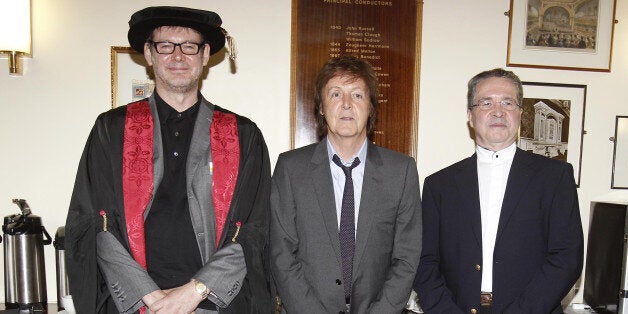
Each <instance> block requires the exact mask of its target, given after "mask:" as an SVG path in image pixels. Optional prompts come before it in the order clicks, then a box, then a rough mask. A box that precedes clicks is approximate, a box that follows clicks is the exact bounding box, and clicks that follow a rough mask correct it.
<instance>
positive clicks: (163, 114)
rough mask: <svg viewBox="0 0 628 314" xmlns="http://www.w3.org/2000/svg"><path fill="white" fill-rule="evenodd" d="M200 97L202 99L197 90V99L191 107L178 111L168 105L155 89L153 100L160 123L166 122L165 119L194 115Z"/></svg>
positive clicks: (198, 105)
mask: <svg viewBox="0 0 628 314" xmlns="http://www.w3.org/2000/svg"><path fill="white" fill-rule="evenodd" d="M201 99H203V96H202V95H201V93H200V91H199V93H198V100H197V101H196V103H195V104H194V105H192V107H190V108H188V109H186V110H185V111H183V112H178V111H177V110H175V109H174V108H172V107H171V106H170V105H168V103H166V101H165V100H163V99H162V98H161V97H159V94H158V93H157V90H155V102H156V104H157V114H158V115H159V121H160V123H162V124H163V123H166V121H168V120H172V119H175V118H181V117H195V116H196V113H197V112H198V108H199V107H200V103H201Z"/></svg>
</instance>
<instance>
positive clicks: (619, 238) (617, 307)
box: [584, 202, 628, 313]
mask: <svg viewBox="0 0 628 314" xmlns="http://www.w3.org/2000/svg"><path fill="white" fill-rule="evenodd" d="M627 208H628V205H626V204H615V203H602V202H592V203H591V216H590V220H589V238H588V243H587V262H586V268H585V277H584V302H585V303H586V304H588V305H589V306H591V308H593V309H594V310H595V311H597V313H623V312H624V311H628V308H626V306H624V305H625V304H624V303H625V301H626V290H628V289H627V288H626V253H627V251H626V236H627V234H628V219H626V218H627V217H626V209H627Z"/></svg>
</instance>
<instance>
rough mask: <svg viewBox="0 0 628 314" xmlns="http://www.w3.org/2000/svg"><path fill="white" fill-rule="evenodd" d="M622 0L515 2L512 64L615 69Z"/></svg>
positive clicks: (509, 60)
mask: <svg viewBox="0 0 628 314" xmlns="http://www.w3.org/2000/svg"><path fill="white" fill-rule="evenodd" d="M615 3H616V0H561V1H544V0H510V11H509V12H507V14H509V17H510V24H509V27H508V30H509V32H508V56H507V62H506V64H507V65H508V66H518V67H531V68H549V69H563V70H581V71H598V72H610V70H611V52H612V47H613V31H614V26H615V23H616V22H617V21H615Z"/></svg>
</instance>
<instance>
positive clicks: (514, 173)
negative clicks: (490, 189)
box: [495, 148, 535, 241]
mask: <svg viewBox="0 0 628 314" xmlns="http://www.w3.org/2000/svg"><path fill="white" fill-rule="evenodd" d="M526 154H527V153H526V152H524V151H522V150H521V149H519V148H517V151H516V152H515V156H514V158H513V160H512V165H511V166H510V172H509V174H508V182H507V183H506V191H505V192H504V200H503V201H502V209H501V212H500V214H499V226H498V227H497V238H496V240H495V241H497V240H499V237H500V236H501V234H502V232H503V231H504V228H505V227H506V224H507V223H508V220H509V219H510V216H512V213H513V212H514V210H515V208H516V207H517V204H518V203H519V200H520V199H521V197H523V194H524V192H525V190H526V186H527V185H528V183H529V182H530V179H531V178H532V175H533V174H534V172H535V170H534V167H533V166H534V162H533V159H532V158H529V156H528V155H526Z"/></svg>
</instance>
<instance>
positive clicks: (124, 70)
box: [111, 46, 155, 108]
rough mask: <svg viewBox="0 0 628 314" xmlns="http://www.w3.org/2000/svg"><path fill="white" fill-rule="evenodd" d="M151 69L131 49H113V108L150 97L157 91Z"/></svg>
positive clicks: (139, 55)
mask: <svg viewBox="0 0 628 314" xmlns="http://www.w3.org/2000/svg"><path fill="white" fill-rule="evenodd" d="M150 69H151V68H150V67H149V66H148V65H147V64H146V60H145V59H144V55H143V54H141V53H139V52H137V51H135V50H133V49H132V48H131V47H116V46H114V47H111V108H115V107H117V106H121V105H126V104H128V103H131V102H134V101H136V100H140V99H144V98H146V97H148V96H150V95H151V94H152V93H153V90H154V89H155V81H154V79H153V77H154V76H153V74H152V72H151V70H150Z"/></svg>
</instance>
